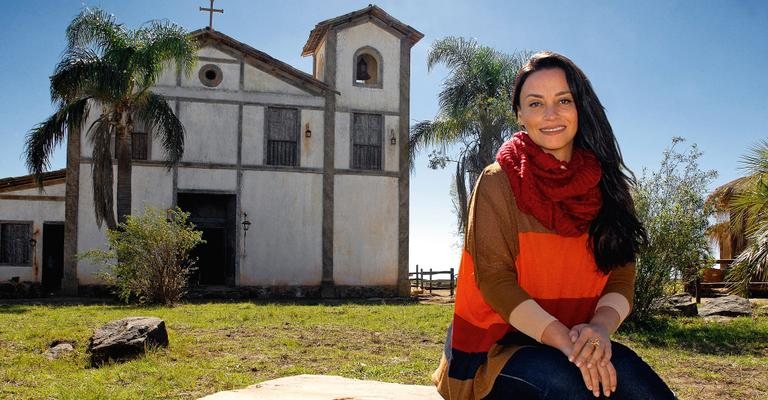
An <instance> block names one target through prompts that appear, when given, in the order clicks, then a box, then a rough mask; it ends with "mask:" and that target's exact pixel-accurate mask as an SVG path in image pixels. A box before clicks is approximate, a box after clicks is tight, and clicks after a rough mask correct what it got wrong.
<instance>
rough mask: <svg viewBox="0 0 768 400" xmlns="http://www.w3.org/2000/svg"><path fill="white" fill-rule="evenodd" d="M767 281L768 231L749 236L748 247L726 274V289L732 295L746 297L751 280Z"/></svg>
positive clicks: (764, 230)
mask: <svg viewBox="0 0 768 400" xmlns="http://www.w3.org/2000/svg"><path fill="white" fill-rule="evenodd" d="M755 278H757V279H759V280H760V281H762V282H765V281H766V280H768V229H763V230H760V231H758V232H755V233H754V234H753V235H750V238H749V245H747V248H746V249H744V251H742V252H741V253H740V254H739V255H738V257H736V259H734V260H733V264H731V267H730V268H729V270H728V273H727V274H726V279H727V280H728V282H729V283H728V289H729V291H730V292H732V293H736V294H739V295H741V296H746V295H747V294H748V293H749V290H748V289H749V282H751V281H752V279H755Z"/></svg>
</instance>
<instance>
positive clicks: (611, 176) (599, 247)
mask: <svg viewBox="0 0 768 400" xmlns="http://www.w3.org/2000/svg"><path fill="white" fill-rule="evenodd" d="M552 68H559V69H561V70H563V72H565V79H566V80H567V81H568V87H569V88H570V90H571V94H572V95H573V99H574V102H575V103H576V111H577V112H578V116H579V129H578V131H577V132H576V137H575V138H574V146H578V147H580V148H583V149H587V150H589V151H591V152H593V153H594V154H595V156H597V158H598V160H600V166H601V167H602V170H603V174H602V178H601V179H600V191H601V192H602V195H603V205H602V207H601V208H600V212H599V213H598V214H597V217H596V218H595V219H594V220H593V221H592V223H591V224H590V226H589V239H590V240H589V246H590V248H591V249H592V252H593V253H594V255H595V261H596V262H597V266H598V268H599V269H600V270H601V271H603V272H604V273H608V272H610V271H611V270H612V269H613V268H616V267H618V266H621V265H624V264H626V263H628V262H632V261H634V260H635V256H636V254H637V252H638V250H639V249H640V246H642V245H643V244H645V243H646V242H647V241H648V235H647V233H646V231H645V228H644V227H643V224H642V223H641V222H640V220H638V219H637V214H636V213H635V205H634V201H633V200H632V196H631V195H630V193H629V188H630V186H633V185H634V184H635V179H634V175H633V174H632V172H631V171H630V170H629V168H627V166H626V165H625V164H624V160H623V159H622V157H621V150H619V146H618V144H617V143H616V137H615V136H614V134H613V129H612V128H611V124H610V123H609V122H608V117H606V115H605V109H604V108H603V105H602V104H600V100H599V99H598V98H597V95H596V94H595V91H594V90H593V89H592V84H590V83H589V79H587V76H586V75H585V74H584V72H582V70H581V69H579V67H577V66H576V64H574V63H573V61H571V60H569V59H568V58H567V57H565V56H563V55H560V54H557V53H552V52H548V51H545V52H540V53H536V54H534V55H533V56H531V58H530V59H529V60H528V62H527V63H526V64H525V65H523V67H522V68H520V71H518V73H517V77H516V78H515V82H514V88H513V89H514V94H513V100H512V107H513V108H514V110H515V112H516V113H517V112H519V111H520V89H521V88H522V87H523V84H524V83H525V80H526V79H528V77H529V76H530V75H531V74H532V73H533V72H536V71H540V70H543V69H552Z"/></svg>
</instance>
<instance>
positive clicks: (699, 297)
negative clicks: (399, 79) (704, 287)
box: [695, 275, 701, 304]
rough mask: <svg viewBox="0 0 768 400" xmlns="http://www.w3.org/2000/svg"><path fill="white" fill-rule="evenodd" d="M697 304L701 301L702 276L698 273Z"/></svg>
mask: <svg viewBox="0 0 768 400" xmlns="http://www.w3.org/2000/svg"><path fill="white" fill-rule="evenodd" d="M695 290H696V304H699V303H701V278H699V276H698V275H696V289H695Z"/></svg>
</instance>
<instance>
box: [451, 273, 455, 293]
mask: <svg viewBox="0 0 768 400" xmlns="http://www.w3.org/2000/svg"><path fill="white" fill-rule="evenodd" d="M453 276H454V275H453V268H451V297H453V285H454V284H453V282H454V281H453Z"/></svg>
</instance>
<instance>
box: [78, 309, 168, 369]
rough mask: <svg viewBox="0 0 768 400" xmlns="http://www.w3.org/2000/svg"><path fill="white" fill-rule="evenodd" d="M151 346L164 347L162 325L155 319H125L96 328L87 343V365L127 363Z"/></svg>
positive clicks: (166, 335)
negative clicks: (88, 361)
mask: <svg viewBox="0 0 768 400" xmlns="http://www.w3.org/2000/svg"><path fill="white" fill-rule="evenodd" d="M153 346H154V347H160V346H162V347H167V346H168V331H167V330H166V329H165V322H164V321H163V320H161V319H160V318H155V317H129V318H123V319H121V320H117V321H112V322H109V323H107V324H106V325H104V326H102V327H100V328H98V329H96V332H94V333H93V336H91V338H90V339H89V340H88V349H87V351H88V353H90V354H91V365H93V366H99V365H101V364H103V363H105V362H107V361H108V360H113V361H127V360H130V359H132V358H135V357H137V356H139V355H141V354H144V352H145V351H146V349H147V347H153Z"/></svg>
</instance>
